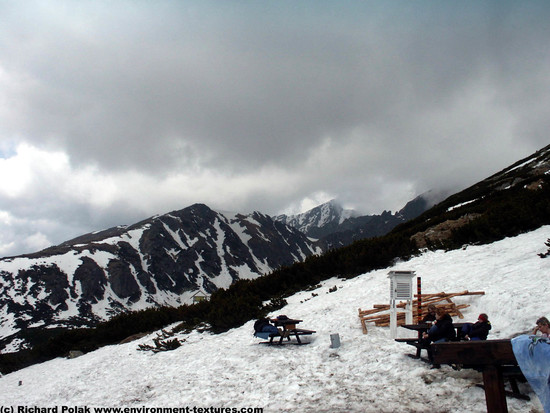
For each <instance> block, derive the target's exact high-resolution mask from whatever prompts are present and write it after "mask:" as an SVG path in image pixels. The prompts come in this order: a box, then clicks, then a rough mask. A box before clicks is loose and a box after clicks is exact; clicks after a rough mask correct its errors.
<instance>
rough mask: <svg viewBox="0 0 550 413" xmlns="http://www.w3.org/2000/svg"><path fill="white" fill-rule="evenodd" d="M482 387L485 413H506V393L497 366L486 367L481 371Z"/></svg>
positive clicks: (500, 372)
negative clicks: (485, 407)
mask: <svg viewBox="0 0 550 413" xmlns="http://www.w3.org/2000/svg"><path fill="white" fill-rule="evenodd" d="M483 385H484V387H485V402H486V403H487V413H506V412H508V406H507V404H506V393H505V391H504V379H503V378H502V371H501V370H500V368H499V367H498V366H492V365H486V366H485V367H484V369H483Z"/></svg>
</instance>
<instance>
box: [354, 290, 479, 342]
mask: <svg viewBox="0 0 550 413" xmlns="http://www.w3.org/2000/svg"><path fill="white" fill-rule="evenodd" d="M484 294H485V292H484V291H468V290H465V291H462V292H459V293H445V292H440V293H435V294H420V298H421V300H420V301H421V303H422V309H421V314H419V313H418V296H419V295H418V294H415V295H414V296H415V297H417V299H415V300H413V302H412V310H413V319H414V320H416V321H417V322H418V321H419V320H421V319H422V317H423V316H424V315H425V314H426V313H427V307H428V305H429V304H435V305H436V307H438V308H439V307H441V308H444V309H445V311H447V312H448V313H449V315H450V316H451V317H458V318H464V316H463V315H462V312H461V311H460V310H463V309H465V308H467V307H469V306H470V305H469V304H458V305H457V304H456V303H454V302H453V300H452V298H454V297H460V296H465V295H484ZM405 305H406V303H405V302H401V303H399V304H397V305H396V307H397V308H398V309H399V308H405ZM389 310H390V305H389V304H374V305H373V308H372V309H370V310H361V309H359V320H360V321H361V327H362V328H363V334H367V322H371V323H374V324H375V325H376V326H378V327H387V326H389V325H390V313H389ZM380 313H382V314H380ZM403 324H405V313H404V312H398V313H397V325H398V326H399V325H403Z"/></svg>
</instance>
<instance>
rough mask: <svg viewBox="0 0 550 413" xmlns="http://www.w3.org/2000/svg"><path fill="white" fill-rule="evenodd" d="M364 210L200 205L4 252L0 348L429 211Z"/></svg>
mask: <svg viewBox="0 0 550 413" xmlns="http://www.w3.org/2000/svg"><path fill="white" fill-rule="evenodd" d="M427 205H428V204H427V201H425V200H424V198H422V197H419V198H417V199H416V200H414V201H411V202H410V203H409V204H407V206H406V207H405V208H403V209H402V210H401V211H400V212H398V213H396V214H391V213H389V212H386V211H385V212H383V213H382V214H381V215H379V216H377V215H371V216H364V217H360V216H358V214H357V213H355V212H354V211H349V210H344V209H343V208H342V207H341V206H340V205H339V204H338V203H337V202H336V201H335V200H333V201H330V202H328V203H326V204H323V205H320V206H318V207H316V208H314V209H312V210H311V211H308V212H306V213H303V214H300V215H295V216H292V217H290V216H277V217H270V216H268V215H265V214H262V213H260V212H253V213H251V214H246V215H245V214H239V213H228V212H218V211H214V210H212V209H211V208H209V207H208V206H206V205H203V204H195V205H191V206H189V207H187V208H184V209H182V210H179V211H172V212H170V213H167V214H164V215H158V216H154V217H151V218H149V219H146V220H143V221H141V222H138V223H136V224H133V225H130V226H117V227H113V228H110V229H107V230H103V231H97V232H94V233H89V234H84V235H82V236H79V237H77V238H74V239H72V240H69V241H66V242H63V243H62V244H60V245H56V246H52V247H50V248H47V249H45V250H42V251H39V252H36V253H33V254H26V255H22V256H18V257H8V258H3V259H0V323H1V328H0V348H2V347H5V346H6V345H7V343H9V342H12V341H13V340H14V339H15V338H16V337H17V336H18V332H20V331H22V330H25V329H29V328H33V329H36V328H52V327H71V326H72V327H82V326H83V327H90V326H93V325H95V324H96V323H97V322H99V321H103V320H107V319H109V318H110V317H112V316H113V315H116V314H119V313H122V312H125V311H132V310H140V309H144V308H148V307H152V306H179V305H182V304H191V303H192V302H193V297H194V296H198V295H201V296H208V295H210V294H211V293H212V292H214V291H216V290H218V289H219V288H227V287H229V286H230V285H231V284H232V283H233V282H235V281H236V280H240V279H253V278H257V277H259V276H261V275H264V274H267V273H269V272H271V271H273V270H275V269H277V268H280V267H281V266H288V265H291V264H293V263H295V262H300V261H303V260H304V259H306V258H307V257H308V256H311V255H318V254H322V253H323V252H325V251H327V250H328V249H330V248H334V247H335V246H342V245H346V244H349V243H350V242H352V241H353V240H355V239H359V238H361V237H362V238H365V237H369V236H375V235H381V234H383V233H385V232H388V231H389V230H391V229H392V228H393V227H395V226H396V225H397V224H399V223H402V222H404V221H405V220H406V219H407V218H411V217H413V216H414V215H415V214H416V215H418V214H419V213H420V212H422V211H423V210H425V209H426V207H427Z"/></svg>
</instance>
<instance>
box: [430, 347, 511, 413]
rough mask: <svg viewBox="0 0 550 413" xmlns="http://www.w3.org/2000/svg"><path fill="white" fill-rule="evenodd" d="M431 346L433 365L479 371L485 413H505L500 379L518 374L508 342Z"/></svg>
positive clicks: (504, 393)
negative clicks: (445, 365) (463, 366)
mask: <svg viewBox="0 0 550 413" xmlns="http://www.w3.org/2000/svg"><path fill="white" fill-rule="evenodd" d="M432 346H433V347H432V348H433V357H434V363H439V364H457V365H467V366H469V367H473V368H476V369H478V370H481V371H482V373H483V388H484V390H485V402H486V403H487V412H488V413H503V412H507V411H508V406H507V404H506V391H505V389H504V376H505V374H506V372H508V373H509V377H518V374H519V373H521V372H518V370H517V369H516V368H515V367H518V363H517V360H516V357H515V356H514V351H513V349H512V343H511V341H510V340H483V341H457V342H453V341H451V342H446V343H436V344H432ZM516 389H517V388H516ZM516 389H513V390H514V391H516ZM518 393H519V390H518Z"/></svg>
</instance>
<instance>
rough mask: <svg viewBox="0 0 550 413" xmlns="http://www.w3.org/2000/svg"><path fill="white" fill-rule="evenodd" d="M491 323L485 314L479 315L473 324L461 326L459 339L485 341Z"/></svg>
mask: <svg viewBox="0 0 550 413" xmlns="http://www.w3.org/2000/svg"><path fill="white" fill-rule="evenodd" d="M491 328H492V327H491V322H490V321H489V317H488V316H487V314H485V313H481V314H480V315H479V317H478V318H477V321H476V322H475V323H473V324H472V323H466V324H464V325H463V326H462V331H461V337H460V338H461V339H462V338H464V339H465V340H487V336H488V335H489V330H491Z"/></svg>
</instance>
